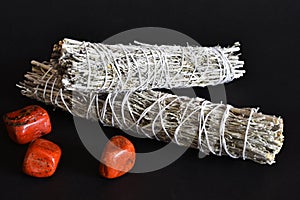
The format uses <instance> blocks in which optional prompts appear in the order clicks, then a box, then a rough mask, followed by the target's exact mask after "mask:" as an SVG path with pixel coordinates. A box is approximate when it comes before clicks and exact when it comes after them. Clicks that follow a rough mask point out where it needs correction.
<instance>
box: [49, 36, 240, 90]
mask: <svg viewBox="0 0 300 200" xmlns="http://www.w3.org/2000/svg"><path fill="white" fill-rule="evenodd" d="M239 46H240V45H239V43H238V42H237V43H235V44H234V45H233V46H232V47H228V48H222V47H219V46H216V47H200V46H175V45H174V46H171V45H162V46H158V45H149V44H143V43H139V42H135V43H134V45H122V44H116V45H107V44H102V43H90V42H81V41H76V40H71V39H64V40H63V41H61V42H60V43H59V44H57V45H55V48H54V54H55V55H56V57H57V59H58V62H59V64H60V65H61V66H63V68H64V70H65V71H64V76H63V79H62V83H63V85H64V87H65V88H67V89H69V90H77V91H89V92H95V91H97V92H101V93H105V92H120V91H138V90H149V89H153V88H168V89H171V88H186V87H193V86H200V87H204V86H209V85H217V84H222V83H227V82H230V81H232V80H233V79H236V78H239V77H241V76H243V74H244V72H245V71H244V70H242V69H241V68H242V67H243V64H244V62H243V61H241V60H239V54H238V52H239V50H240V47H239Z"/></svg>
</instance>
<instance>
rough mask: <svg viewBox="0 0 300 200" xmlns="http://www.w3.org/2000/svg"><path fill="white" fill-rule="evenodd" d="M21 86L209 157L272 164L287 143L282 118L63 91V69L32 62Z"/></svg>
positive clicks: (178, 100) (142, 96) (148, 96)
mask: <svg viewBox="0 0 300 200" xmlns="http://www.w3.org/2000/svg"><path fill="white" fill-rule="evenodd" d="M32 65H33V67H32V71H31V72H28V73H27V74H26V75H25V80H24V81H23V82H21V83H20V85H19V87H20V88H22V94H23V95H25V96H28V97H30V98H34V99H37V100H39V101H42V102H45V103H46V104H52V105H54V106H57V107H60V108H62V109H64V110H67V111H69V112H70V113H72V114H73V115H74V116H79V117H84V118H88V119H94V120H100V121H101V122H102V123H104V124H105V125H109V126H114V127H118V128H120V129H122V130H133V131H136V132H138V133H139V134H143V135H146V136H148V137H149V138H155V139H157V140H161V141H166V142H170V141H172V142H175V143H177V144H178V145H183V146H189V147H192V148H197V149H199V150H200V151H202V152H204V153H206V154H210V153H211V154H215V155H228V156H230V157H232V158H243V159H250V160H253V161H255V162H258V163H261V164H265V163H267V164H272V163H274V162H275V155H276V154H277V153H278V152H279V151H280V149H281V147H282V144H283V138H284V137H283V135H282V132H283V121H282V119H281V118H280V117H275V116H271V115H265V114H262V113H259V112H258V111H257V109H253V108H234V107H232V106H230V105H224V104H217V103H211V102H209V101H206V100H204V99H201V98H189V97H179V96H176V95H172V94H168V93H163V92H158V91H152V90H146V91H133V92H132V91H129V92H123V93H117V92H115V93H95V92H92V91H90V92H84V91H81V90H69V89H67V88H65V87H64V84H63V83H62V82H63V79H64V75H65V74H64V69H63V67H62V66H60V65H58V64H57V62H54V63H51V64H49V63H39V62H36V61H33V62H32Z"/></svg>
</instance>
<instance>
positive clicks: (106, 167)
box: [99, 136, 135, 179]
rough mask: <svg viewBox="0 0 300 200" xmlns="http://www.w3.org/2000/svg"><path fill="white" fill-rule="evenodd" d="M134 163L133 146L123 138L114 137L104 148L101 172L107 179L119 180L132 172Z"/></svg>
mask: <svg viewBox="0 0 300 200" xmlns="http://www.w3.org/2000/svg"><path fill="white" fill-rule="evenodd" d="M134 163H135V149H134V146H133V144H132V143H131V142H130V141H129V140H128V139H127V138H125V137H123V136H114V137H112V138H111V139H110V141H109V142H108V143H107V144H106V146H105V147H104V150H103V152H102V155H101V163H100V167H99V171H100V174H101V175H102V176H103V177H105V178H109V179H112V178H117V177H119V176H122V175H124V174H125V173H127V172H128V171H129V170H131V169H132V167H133V166H134Z"/></svg>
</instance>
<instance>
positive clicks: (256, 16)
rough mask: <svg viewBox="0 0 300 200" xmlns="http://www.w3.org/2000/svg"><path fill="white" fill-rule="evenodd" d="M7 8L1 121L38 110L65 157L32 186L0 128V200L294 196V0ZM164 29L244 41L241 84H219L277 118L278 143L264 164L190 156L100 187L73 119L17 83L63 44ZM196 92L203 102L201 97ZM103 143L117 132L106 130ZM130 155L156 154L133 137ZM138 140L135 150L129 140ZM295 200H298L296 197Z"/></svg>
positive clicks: (297, 12)
mask: <svg viewBox="0 0 300 200" xmlns="http://www.w3.org/2000/svg"><path fill="white" fill-rule="evenodd" d="M195 2H197V3H192V2H190V1H180V2H179V1H178V2H177V1H174V0H173V1H162V0H161V1H157V2H156V1H120V0H119V1H117V0H110V1H99V0H98V1H96V0H94V1H79V0H73V1H70V2H68V3H67V2H63V1H50V0H48V1H32V0H27V1H15V0H10V1H7V2H5V3H1V12H0V15H1V18H0V21H1V27H2V28H1V31H0V36H1V37H0V38H1V48H0V50H1V54H0V55H1V59H0V66H1V70H0V73H1V78H0V83H1V85H0V86H1V98H0V102H1V103H0V114H1V115H3V114H4V113H7V112H9V111H13V110H16V109H19V108H21V107H23V106H26V105H29V104H39V105H42V106H43V107H45V108H46V109H47V110H48V111H49V114H50V115H51V119H52V124H53V131H52V133H51V134H50V135H48V136H46V138H48V139H50V140H52V141H54V142H55V143H57V144H59V145H60V146H61V148H62V150H63V157H62V159H61V162H60V165H59V167H58V169H57V172H56V173H55V175H54V176H53V177H51V178H47V179H36V178H32V177H29V176H26V175H24V174H23V173H22V172H21V166H22V160H23V157H24V155H25V152H26V149H27V145H17V144H15V143H13V142H12V141H11V140H10V139H9V138H8V136H7V133H6V130H5V127H4V125H3V122H2V121H1V123H0V158H1V164H0V199H15V198H31V199H35V198H43V199H66V198H74V199H103V198H105V199H162V198H165V199H183V198H187V199H191V198H195V199H220V198H222V199H283V198H292V197H295V198H297V197H298V196H299V194H300V192H299V186H300V180H299V178H300V170H299V167H300V160H299V159H300V157H299V153H300V151H299V142H300V136H299V103H300V87H299V67H300V66H299V53H300V51H299V36H300V34H299V33H300V32H299V19H300V3H299V1H298V0H284V1H279V0H268V1H267V0H252V1H241V0H234V1H231V0H227V1H223V0H219V1H216V0H199V1H195ZM146 26H156V27H165V28H170V29H174V30H177V31H180V32H182V33H185V34H187V35H189V36H190V37H192V38H193V39H195V40H196V41H198V42H199V43H200V44H201V45H207V46H210V45H216V44H220V45H222V46H227V45H229V44H231V43H233V42H234V41H240V42H241V43H242V53H243V55H242V58H243V59H244V60H245V62H246V64H245V68H246V70H247V73H246V75H245V77H243V78H241V79H240V80H237V81H234V82H233V83H229V84H226V92H227V100H228V102H229V103H230V104H232V105H234V106H237V107H243V106H251V107H257V106H259V107H260V108H261V111H262V112H264V113H267V114H276V115H280V116H282V117H283V119H284V122H285V127H284V134H285V143H284V147H283V149H282V151H281V152H280V154H279V155H278V157H277V159H276V160H277V163H276V164H274V165H272V166H267V165H259V164H256V163H254V162H252V161H242V160H235V159H231V158H227V157H215V156H209V157H206V158H204V159H198V158H197V151H196V150H188V151H187V152H186V153H185V154H184V155H183V156H182V157H181V158H180V159H178V160H177V161H176V162H174V163H173V164H171V165H170V166H168V167H166V168H164V169H161V170H159V171H155V172H150V173H144V174H127V175H125V176H123V177H121V178H119V179H115V180H106V179H103V178H101V177H100V176H99V175H98V165H99V163H98V161H97V160H96V159H94V158H93V157H92V156H91V155H90V154H89V153H88V151H87V150H86V149H85V148H84V146H83V145H82V143H81V141H80V139H79V137H78V135H77V133H76V129H75V126H74V123H73V118H72V116H70V115H69V114H68V113H66V112H63V111H61V110H56V111H53V109H52V107H50V106H44V105H43V104H41V103H38V102H36V101H34V100H30V99H27V98H25V97H23V96H21V94H20V93H19V90H18V89H17V88H16V86H15V84H16V83H17V82H18V81H20V80H22V78H23V77H22V76H23V74H24V73H25V72H26V71H29V70H30V64H29V63H30V60H32V59H36V60H40V61H42V60H47V59H48V58H49V55H50V52H51V47H52V44H53V43H55V42H57V41H58V40H60V39H62V38H64V37H70V38H76V39H82V40H90V41H99V42H101V41H103V40H105V39H106V38H108V37H110V36H112V35H114V34H117V33H119V32H121V31H125V30H128V29H132V28H137V27H146ZM198 90H199V93H200V94H201V93H203V95H205V94H207V91H205V89H198ZM108 131H109V132H108V133H109V134H111V135H115V134H119V133H120V131H118V130H116V129H108ZM132 140H133V142H135V144H136V148H137V150H139V151H142V150H143V149H145V148H152V147H159V146H160V145H161V144H160V143H159V142H156V141H152V140H147V139H145V140H136V139H133V138H132ZM137 141H138V142H137ZM298 198H299V197H298Z"/></svg>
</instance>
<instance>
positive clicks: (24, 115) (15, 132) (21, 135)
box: [3, 105, 51, 144]
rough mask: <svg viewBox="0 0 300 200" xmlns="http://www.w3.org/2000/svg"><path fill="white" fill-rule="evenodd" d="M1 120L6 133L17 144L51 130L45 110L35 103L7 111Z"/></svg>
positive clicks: (24, 142) (29, 140)
mask: <svg viewBox="0 0 300 200" xmlns="http://www.w3.org/2000/svg"><path fill="white" fill-rule="evenodd" d="M3 120H4V123H5V125H6V129H7V131H8V135H9V136H10V138H11V139H12V140H13V141H15V142H16V143H18V144H26V143H28V142H31V141H32V140H34V139H36V138H39V137H41V136H42V135H45V134H48V133H50V132H51V123H50V118H49V115H48V113H47V111H46V110H44V109H43V108H41V107H40V106H37V105H31V106H27V107H25V108H22V109H20V110H16V111H13V112H10V113H7V114H5V115H4V117H3Z"/></svg>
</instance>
